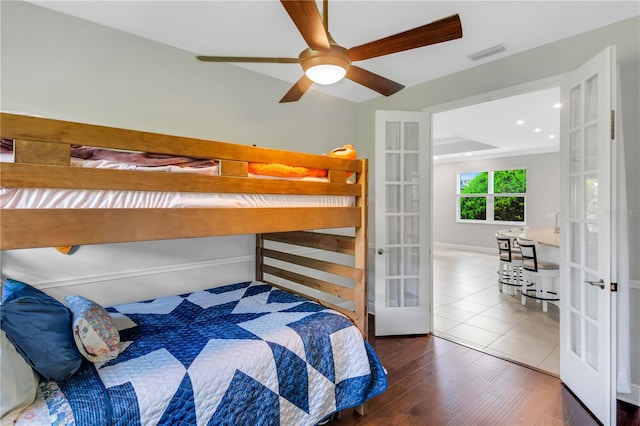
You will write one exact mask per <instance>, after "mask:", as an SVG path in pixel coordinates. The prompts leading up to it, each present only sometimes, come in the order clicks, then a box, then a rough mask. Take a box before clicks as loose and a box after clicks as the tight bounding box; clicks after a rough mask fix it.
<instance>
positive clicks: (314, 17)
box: [280, 0, 331, 50]
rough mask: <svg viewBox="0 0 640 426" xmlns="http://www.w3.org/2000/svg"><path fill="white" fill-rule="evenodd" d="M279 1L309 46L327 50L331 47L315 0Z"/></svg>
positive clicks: (314, 48)
mask: <svg viewBox="0 0 640 426" xmlns="http://www.w3.org/2000/svg"><path fill="white" fill-rule="evenodd" d="M280 3H282V5H283V6H284V8H285V10H286V11H287V13H288V14H289V16H290V17H291V20H293V23H294V24H295V25H296V27H298V31H300V34H302V37H303V38H304V40H305V41H306V42H307V44H308V45H309V47H310V48H312V49H313V50H329V49H330V48H331V46H330V45H329V38H328V37H327V32H326V31H325V29H324V24H323V23H322V18H321V17H320V11H318V7H317V6H316V2H315V1H305V0H296V1H294V0H280Z"/></svg>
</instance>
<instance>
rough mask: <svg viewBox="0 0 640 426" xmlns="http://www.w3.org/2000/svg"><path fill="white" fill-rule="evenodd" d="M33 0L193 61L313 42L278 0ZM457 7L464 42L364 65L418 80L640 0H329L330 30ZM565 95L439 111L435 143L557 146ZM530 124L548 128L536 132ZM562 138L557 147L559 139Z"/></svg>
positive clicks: (423, 18) (617, 14)
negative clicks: (520, 121) (555, 106)
mask: <svg viewBox="0 0 640 426" xmlns="http://www.w3.org/2000/svg"><path fill="white" fill-rule="evenodd" d="M30 3H34V4H37V5H40V6H43V7H47V8H50V9H53V10H56V11H59V12H62V13H66V14H69V15H72V16H76V17H79V18H82V19H86V20H88V21H92V22H95V23H98V24H101V25H105V26H108V27H112V28H115V29H118V30H121V31H125V32H128V33H131V34H134V35H138V36H140V37H144V38H147V39H150V40H153V41H156V42H159V43H163V44H166V45H169V46H172V47H176V48H179V49H182V50H185V51H188V52H191V53H193V55H194V61H195V60H196V59H195V56H196V55H214V56H270V57H297V56H298V54H299V53H300V52H301V51H302V50H304V49H305V48H306V44H305V42H304V40H303V38H302V37H301V36H300V34H299V32H298V30H297V28H296V27H295V25H294V24H293V23H292V21H291V19H290V18H289V16H288V15H287V13H286V12H285V10H284V8H283V7H282V5H281V4H280V2H279V1H275V0H262V1H246V0H234V1H218V0H216V1H157V0H142V1H119V0H112V1H53V0H51V1H42V0H40V1H30ZM318 3H319V4H321V2H318ZM455 13H457V14H459V15H460V19H461V21H462V28H463V38H462V39H458V40H453V41H449V42H445V43H441V44H437V45H433V46H426V47H423V48H419V49H414V50H410V51H406V52H400V53H396V54H392V55H387V56H384V57H380V58H375V59H370V60H366V61H360V62H357V65H358V66H360V67H362V68H365V69H367V70H369V71H372V72H375V73H377V74H380V75H382V76H384V77H387V78H389V79H391V80H394V81H396V82H398V83H401V84H404V85H405V86H407V87H410V86H414V85H417V84H420V83H423V82H426V81H429V80H433V79H435V78H438V77H441V76H444V75H447V74H450V73H453V72H457V71H461V70H463V69H466V68H470V67H473V66H477V65H480V64H482V63H486V62H489V61H492V60H495V59H500V58H504V57H506V56H509V55H513V54H515V53H518V52H522V51H525V50H528V49H531V48H534V47H537V46H540V45H543V44H547V43H551V42H553V41H556V40H559V39H562V38H566V37H570V36H572V35H575V34H579V33H582V32H585V31H589V30H592V29H594V28H598V27H601V26H604V25H607V24H611V23H614V22H618V21H620V20H623V19H626V18H629V17H632V16H637V15H639V14H640V2H638V1H637V0H629V1H608V0H606V1H593V0H591V1H574V0H571V1H541V0H538V1H482V0H474V1H425V0H423V1H417V0H414V1H395V0H394V1H380V0H373V1H372V0H330V1H329V31H330V33H331V35H332V36H333V38H334V39H335V40H336V41H337V42H338V44H340V45H342V46H343V47H346V48H349V47H352V46H357V45H360V44H363V43H367V42H370V41H374V40H378V39H380V38H383V37H386V36H389V35H392V34H396V33H399V32H402V31H405V30H408V29H412V28H415V27H418V26H421V25H424V24H427V23H429V22H432V21H435V20H438V19H441V18H444V17H447V16H449V15H452V14H455ZM498 44H502V45H503V46H505V47H506V50H505V51H504V52H501V53H498V54H496V55H492V56H490V57H487V58H484V59H480V60H477V61H473V60H471V59H469V57H468V56H469V55H470V54H472V53H475V52H478V51H481V50H484V49H487V48H489V47H492V46H495V45H498ZM237 65H238V66H242V67H244V68H248V69H251V70H254V71H256V72H260V73H263V74H266V75H269V76H271V77H275V78H278V79H281V80H285V81H288V82H291V83H292V84H293V83H294V82H296V81H297V80H298V79H299V78H300V76H301V75H302V69H301V68H300V66H299V65H298V64H237ZM202 66H203V67H207V66H216V65H215V64H211V63H202ZM310 90H319V91H322V92H324V93H327V94H330V95H333V96H337V97H340V98H343V99H347V100H350V101H353V102H363V101H366V100H369V99H372V98H375V97H377V96H380V95H378V94H377V93H376V92H374V91H371V90H369V89H367V88H365V87H362V86H360V85H358V84H356V83H353V82H351V81H349V80H346V79H344V80H342V81H340V82H338V83H336V84H334V85H331V86H320V85H315V84H314V86H313V87H312V88H311V89H310ZM283 95H284V93H283ZM557 98H558V95H557V93H550V92H543V93H538V94H531V95H528V96H521V97H515V98H512V99H505V100H501V101H494V102H491V103H484V104H480V105H477V106H473V107H467V108H463V109H459V110H456V111H455V112H454V111H452V112H447V113H440V114H438V115H437V116H436V125H435V126H434V129H435V131H436V139H437V142H436V148H435V149H436V150H453V149H454V145H455V150H457V152H466V150H468V149H472V150H473V151H475V152H474V155H476V156H483V155H484V156H487V155H493V156H496V155H514V154H515V153H516V152H545V150H546V151H551V150H554V149H556V150H557V138H556V139H555V140H551V139H549V138H548V135H549V134H550V133H554V134H556V135H557V132H558V122H557V120H558V114H557V110H556V111H555V114H554V113H553V112H554V111H553V110H552V111H551V113H549V111H547V110H546V108H548V106H549V105H550V104H553V103H554V102H557ZM520 101H526V102H524V103H523V102H520ZM300 102H304V97H303V98H302V100H301V101H300ZM487 108H490V109H491V110H490V111H489V110H487ZM543 112H544V113H543ZM488 117H491V119H488ZM518 118H522V119H524V120H527V122H526V124H525V125H523V126H515V124H514V122H515V120H517V119H518ZM530 126H537V127H540V128H541V129H542V130H541V132H540V133H534V132H533V131H532V130H531V129H530ZM496 130H499V132H496ZM465 141H466V142H465ZM469 141H473V142H475V143H471V142H469ZM461 142H465V143H461ZM478 143H480V144H489V145H493V146H496V147H497V148H494V149H490V150H485V152H484V153H482V152H481V151H480V150H477V149H476V148H478V147H479V145H477V144H478ZM554 143H555V144H556V147H555V148H553V147H552V146H551V145H552V144H554ZM474 147H475V148H474ZM522 149H524V151H522ZM439 157H440V160H439V161H451V160H452V159H453V158H454V156H453V155H451V154H450V155H440V156H439ZM474 158H475V157H474Z"/></svg>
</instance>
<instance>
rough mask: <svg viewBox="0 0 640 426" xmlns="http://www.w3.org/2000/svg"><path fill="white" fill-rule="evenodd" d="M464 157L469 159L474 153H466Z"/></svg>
mask: <svg viewBox="0 0 640 426" xmlns="http://www.w3.org/2000/svg"><path fill="white" fill-rule="evenodd" d="M464 155H466V156H467V157H470V156H472V155H473V153H472V152H465V153H464Z"/></svg>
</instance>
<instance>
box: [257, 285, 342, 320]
mask: <svg viewBox="0 0 640 426" xmlns="http://www.w3.org/2000/svg"><path fill="white" fill-rule="evenodd" d="M262 282H263V283H265V284H269V285H271V286H274V287H277V288H279V289H282V290H285V291H288V292H290V293H293V294H297V295H298V296H302V297H304V298H307V299H309V300H313V301H314V302H317V303H319V304H321V305H322V306H326V307H327V308H330V309H333V310H336V311H338V312H340V313H341V314H342V315H344V316H346V317H347V318H349V319H350V320H351V321H354V323H355V313H354V312H353V311H350V310H349V309H346V308H343V307H342V306H338V305H334V304H333V303H330V302H327V301H325V300H320V299H318V298H315V297H312V296H309V295H308V294H305V293H302V292H299V291H296V290H292V289H290V288H287V287H285V286H282V285H280V284H276V283H274V282H271V281H267V280H262Z"/></svg>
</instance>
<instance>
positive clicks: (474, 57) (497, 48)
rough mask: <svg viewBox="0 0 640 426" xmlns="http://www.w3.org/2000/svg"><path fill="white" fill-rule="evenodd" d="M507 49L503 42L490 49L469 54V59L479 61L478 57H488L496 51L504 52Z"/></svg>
mask: <svg viewBox="0 0 640 426" xmlns="http://www.w3.org/2000/svg"><path fill="white" fill-rule="evenodd" d="M505 50H507V48H506V47H504V46H503V45H501V44H498V45H496V46H493V47H490V48H488V49H484V50H481V51H479V52H476V53H472V54H471V55H469V59H471V60H474V61H477V60H478V59H482V58H486V57H487V56H491V55H495V54H496V53H500V52H504V51H505Z"/></svg>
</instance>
